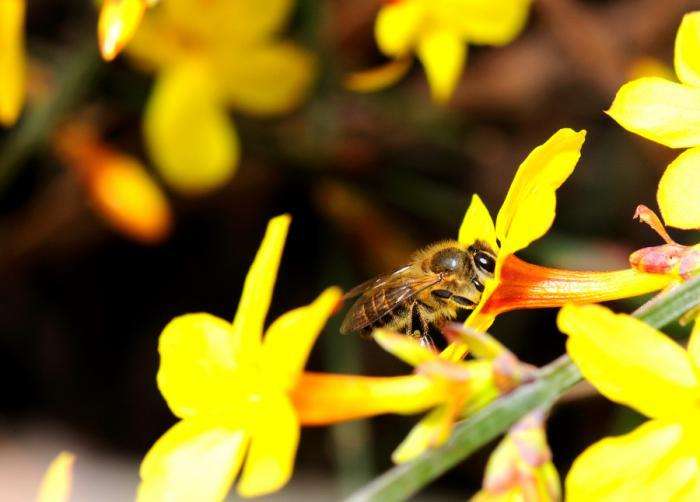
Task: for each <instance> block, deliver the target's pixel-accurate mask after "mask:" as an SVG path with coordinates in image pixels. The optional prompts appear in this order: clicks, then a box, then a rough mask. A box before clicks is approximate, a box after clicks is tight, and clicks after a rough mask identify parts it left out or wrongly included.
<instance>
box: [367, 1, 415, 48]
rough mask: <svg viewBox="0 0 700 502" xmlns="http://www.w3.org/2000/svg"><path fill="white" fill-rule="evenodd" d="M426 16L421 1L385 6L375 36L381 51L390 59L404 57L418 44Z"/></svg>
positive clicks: (378, 17)
mask: <svg viewBox="0 0 700 502" xmlns="http://www.w3.org/2000/svg"><path fill="white" fill-rule="evenodd" d="M424 15H425V6H424V4H423V2H421V1H420V0H418V1H416V0H403V1H401V2H393V3H391V4H389V5H384V6H383V7H382V8H381V9H380V10H379V14H377V21H376V23H375V25H374V36H375V38H376V39H377V45H378V46H379V49H380V50H381V51H382V52H383V53H384V54H386V55H387V56H390V57H403V56H406V55H407V54H408V52H409V51H410V50H411V49H412V48H413V46H414V44H415V43H416V37H417V35H418V30H419V29H420V26H421V21H422V18H423V16H424Z"/></svg>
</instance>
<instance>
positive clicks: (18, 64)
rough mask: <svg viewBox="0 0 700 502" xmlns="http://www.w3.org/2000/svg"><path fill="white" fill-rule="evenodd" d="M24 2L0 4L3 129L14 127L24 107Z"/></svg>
mask: <svg viewBox="0 0 700 502" xmlns="http://www.w3.org/2000/svg"><path fill="white" fill-rule="evenodd" d="M25 10H26V5H25V1H24V0H2V1H1V2H0V125H3V126H11V125H13V124H14V123H15V122H16V121H17V119H18V118H19V114H20V112H21V111H22V105H23V104H24V95H25V88H24V81H25V73H26V67H25V66H26V62H25V55H24V16H25Z"/></svg>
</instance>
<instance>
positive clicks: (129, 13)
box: [97, 0, 158, 61]
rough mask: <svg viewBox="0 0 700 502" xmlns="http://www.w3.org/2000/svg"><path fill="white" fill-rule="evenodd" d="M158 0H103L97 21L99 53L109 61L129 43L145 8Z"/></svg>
mask: <svg viewBox="0 0 700 502" xmlns="http://www.w3.org/2000/svg"><path fill="white" fill-rule="evenodd" d="M157 1H158V0H103V2H102V8H101V9H100V18H99V20H98V21H97V40H98V42H99V46H100V54H102V58H103V59H104V60H105V61H111V60H113V59H114V58H115V57H117V54H119V53H120V52H121V50H122V49H123V48H124V46H125V45H126V44H127V43H129V41H130V40H131V38H132V37H133V36H134V33H136V29H137V28H138V27H139V23H141V18H142V17H143V13H144V12H145V11H146V8H147V7H149V6H152V5H154V4H155V3H156V2H157Z"/></svg>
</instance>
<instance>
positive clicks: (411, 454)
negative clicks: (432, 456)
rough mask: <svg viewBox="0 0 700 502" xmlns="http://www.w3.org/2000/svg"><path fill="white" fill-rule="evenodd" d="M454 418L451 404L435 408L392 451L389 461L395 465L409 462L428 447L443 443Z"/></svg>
mask: <svg viewBox="0 0 700 502" xmlns="http://www.w3.org/2000/svg"><path fill="white" fill-rule="evenodd" d="M454 416H455V415H454V408H453V407H452V405H451V404H442V405H440V406H438V407H437V408H435V409H434V410H433V411H431V412H430V413H428V414H427V415H426V416H425V417H423V418H422V419H421V420H420V422H418V423H417V424H416V425H415V426H414V427H413V429H411V431H410V432H409V433H408V436H406V439H404V440H403V441H402V442H401V444H400V445H399V446H398V448H396V450H394V453H392V455H391V459H392V460H393V461H394V462H395V463H397V464H402V463H404V462H409V461H411V460H413V459H414V458H416V457H418V456H419V455H421V454H422V453H424V452H425V451H426V450H427V449H429V448H430V447H432V446H437V445H439V444H440V443H442V442H443V441H445V440H446V439H447V437H448V436H449V434H450V431H451V428H452V420H453V419H454Z"/></svg>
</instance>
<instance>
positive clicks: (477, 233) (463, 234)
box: [458, 194, 498, 251]
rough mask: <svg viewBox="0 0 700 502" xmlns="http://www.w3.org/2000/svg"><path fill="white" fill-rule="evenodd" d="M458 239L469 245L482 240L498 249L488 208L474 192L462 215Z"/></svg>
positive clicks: (494, 229) (492, 247)
mask: <svg viewBox="0 0 700 502" xmlns="http://www.w3.org/2000/svg"><path fill="white" fill-rule="evenodd" d="M458 240H459V242H461V243H462V244H464V245H466V246H471V245H472V244H474V242H476V241H483V242H485V243H486V244H488V245H489V247H490V248H491V249H493V250H494V251H496V250H497V249H498V244H496V228H495V227H494V225H493V219H492V218H491V215H490V214H489V210H488V209H486V206H485V205H484V203H483V202H482V201H481V199H480V198H479V196H478V195H476V194H474V195H473V196H472V201H471V204H469V209H467V213H466V214H465V215H464V220H463V221H462V226H461V227H459V237H458Z"/></svg>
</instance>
